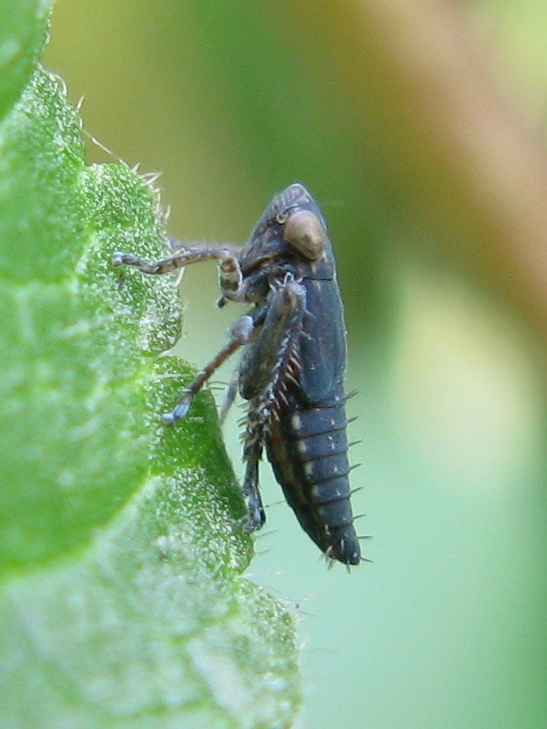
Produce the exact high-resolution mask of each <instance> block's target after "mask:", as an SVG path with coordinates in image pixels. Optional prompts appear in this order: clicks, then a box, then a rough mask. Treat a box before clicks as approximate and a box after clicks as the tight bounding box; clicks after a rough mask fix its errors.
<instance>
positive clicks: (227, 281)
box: [112, 239, 245, 301]
mask: <svg viewBox="0 0 547 729" xmlns="http://www.w3.org/2000/svg"><path fill="white" fill-rule="evenodd" d="M169 243H170V245H171V248H172V250H173V255H172V256H169V257H168V258H164V259H163V260H161V261H157V262H156V263H149V262H148V261H145V260H143V259H142V258H140V257H139V256H135V255H133V254H132V253H123V252H122V251H116V252H115V253H114V254H113V255H112V261H113V263H114V265H115V266H135V267H136V268H138V269H139V270H140V271H141V272H142V273H146V274H148V275H162V274H164V273H169V272H170V271H175V270H176V269H179V268H184V267H185V266H190V265H192V264H193V263H202V262H203V261H218V262H219V282H220V287H221V289H222V294H223V297H222V298H223V300H224V299H231V300H232V301H244V300H245V285H244V281H243V274H242V273H241V268H240V266H239V253H240V250H241V248H240V247H239V246H236V245H232V244H229V243H187V244H186V243H181V242H180V241H177V240H175V239H170V241H169Z"/></svg>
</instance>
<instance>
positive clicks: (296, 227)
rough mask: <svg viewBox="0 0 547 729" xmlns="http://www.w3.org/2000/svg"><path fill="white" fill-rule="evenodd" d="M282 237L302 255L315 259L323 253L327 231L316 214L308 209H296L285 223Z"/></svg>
mask: <svg viewBox="0 0 547 729" xmlns="http://www.w3.org/2000/svg"><path fill="white" fill-rule="evenodd" d="M283 239H284V240H285V241H286V242H287V243H290V245H291V246H293V247H294V248H296V250H297V251H299V252H300V253H301V254H302V255H303V256H306V258H309V259H311V260H312V261H315V260H317V259H318V258H321V256H322V255H323V252H324V250H325V244H326V242H327V233H326V231H325V228H324V227H323V224H322V222H321V221H320V220H319V218H318V217H317V215H314V214H313V213H312V212H311V211H310V210H297V211H296V212H294V213H293V214H292V215H290V216H289V218H288V219H287V221H286V223H285V227H284V229H283Z"/></svg>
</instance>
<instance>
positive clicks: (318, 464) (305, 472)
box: [266, 391, 361, 565]
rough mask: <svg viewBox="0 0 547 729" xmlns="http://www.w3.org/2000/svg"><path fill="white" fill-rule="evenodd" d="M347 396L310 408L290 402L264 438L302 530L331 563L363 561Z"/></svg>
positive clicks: (269, 456)
mask: <svg viewBox="0 0 547 729" xmlns="http://www.w3.org/2000/svg"><path fill="white" fill-rule="evenodd" d="M345 401H346V397H345V395H344V393H343V391H340V393H338V395H337V396H335V397H333V398H331V399H329V400H328V401H324V402H321V403H315V404H314V406H313V407H312V406H309V405H305V404H302V403H300V402H298V401H297V400H295V399H293V398H289V403H288V405H286V406H284V407H282V408H280V409H279V410H278V413H277V415H278V417H277V418H274V419H272V421H271V422H270V424H269V428H268V434H267V436H266V451H267V454H268V459H269V461H270V463H271V464H272V468H273V470H274V473H275V477H276V479H277V480H278V482H279V483H280V485H281V487H282V489H283V492H284V494H285V498H286V499H287V501H288V503H289V505H290V506H291V507H292V508H293V510H294V512H295V514H296V516H297V518H298V521H299V522H300V524H301V526H302V528H303V529H304V530H305V531H306V532H307V533H308V534H309V536H310V537H311V538H312V539H313V541H314V542H315V543H316V544H317V545H318V547H319V548H320V549H321V550H322V551H323V552H324V553H325V554H326V555H327V556H328V557H331V558H333V559H337V560H340V561H341V562H344V563H346V564H349V565H356V564H358V563H359V561H360V558H361V554H360V547H359V541H358V539H357V535H356V533H355V529H354V527H353V520H354V519H353V514H352V510H351V503H350V486H349V478H348V473H349V470H350V468H349V463H348V442H347V436H346V426H347V419H346V412H345Z"/></svg>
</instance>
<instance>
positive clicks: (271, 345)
mask: <svg viewBox="0 0 547 729" xmlns="http://www.w3.org/2000/svg"><path fill="white" fill-rule="evenodd" d="M304 309H305V291H304V288H303V287H302V286H301V285H300V284H298V283H296V282H295V281H290V282H286V283H285V284H283V285H282V286H281V287H280V288H279V289H277V290H276V291H275V292H274V293H273V295H272V296H271V297H270V299H269V306H268V311H267V314H266V318H265V321H264V324H263V326H262V328H261V330H260V333H259V335H258V337H257V339H256V340H255V341H254V342H253V343H252V344H250V346H249V350H248V352H247V354H246V356H245V357H244V359H243V360H242V362H241V364H240V366H239V370H238V379H239V383H240V389H241V394H242V395H243V397H245V398H246V399H248V400H249V401H250V402H249V412H248V415H247V426H246V430H245V436H244V449H243V459H244V461H245V463H246V468H245V479H244V482H243V494H244V496H245V498H246V499H247V505H248V510H249V514H248V519H247V523H246V528H247V529H248V530H249V531H253V530H255V529H259V528H260V527H261V526H262V525H263V524H264V521H265V520H266V517H265V513H264V508H263V506H262V499H261V497H260V487H259V473H258V471H259V469H258V465H259V462H260V459H261V457H262V451H263V448H264V442H265V438H266V433H267V429H268V424H269V422H270V420H271V418H272V417H275V410H276V404H277V403H278V402H279V398H280V397H283V390H284V387H285V384H286V382H285V378H286V375H287V368H288V365H289V362H290V360H291V357H293V356H295V353H294V351H293V350H294V346H293V345H294V341H295V335H296V334H297V333H298V331H299V330H300V326H301V321H302V316H303V312H304Z"/></svg>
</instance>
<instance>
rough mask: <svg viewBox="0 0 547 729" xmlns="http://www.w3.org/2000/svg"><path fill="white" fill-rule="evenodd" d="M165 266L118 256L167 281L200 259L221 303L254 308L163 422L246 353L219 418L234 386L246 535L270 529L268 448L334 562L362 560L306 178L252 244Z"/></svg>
mask: <svg viewBox="0 0 547 729" xmlns="http://www.w3.org/2000/svg"><path fill="white" fill-rule="evenodd" d="M171 246H172V249H173V253H172V255H171V256H170V257H169V258H166V259H165V260H162V261H159V262H158V263H147V262H145V261H143V260H141V259H140V258H138V257H137V256H133V255H131V254H126V253H120V252H117V253H115V254H114V259H113V260H114V263H115V264H116V265H124V264H125V265H130V266H136V267H137V268H139V269H140V270H141V271H142V272H143V273H145V274H163V273H167V272H168V271H172V270H174V269H177V268H181V267H183V266H188V265H190V264H193V263H199V262H201V261H208V260H216V261H218V262H219V283H220V289H221V297H220V299H219V300H218V302H217V304H218V306H221V307H222V306H224V305H225V304H226V303H227V302H228V301H235V302H244V303H248V304H251V309H250V311H249V312H248V313H247V314H244V315H243V316H241V317H240V318H239V319H237V320H236V321H235V322H234V323H233V324H232V326H231V327H230V330H229V339H228V342H227V344H226V345H225V346H224V347H223V348H222V349H221V350H220V351H219V352H218V353H217V355H216V356H215V357H214V358H213V359H212V360H211V362H209V363H208V364H207V365H206V366H205V367H204V368H203V369H202V370H201V371H200V372H199V374H198V375H197V376H196V378H195V379H194V380H193V382H191V383H190V385H189V386H188V387H187V388H186V389H185V390H184V392H183V395H182V397H181V399H180V401H179V403H178V404H177V406H176V407H175V409H174V410H173V412H171V413H169V414H167V415H165V416H164V420H165V422H166V423H169V424H172V423H175V422H176V421H177V420H179V419H180V418H182V417H184V416H185V415H186V413H187V412H188V410H189V408H190V405H191V403H192V399H193V398H194V397H195V395H196V394H197V393H198V392H199V391H200V390H201V388H202V387H203V385H204V384H205V382H206V381H207V380H208V379H209V378H210V377H211V375H213V373H214V372H215V371H216V370H217V368H218V367H219V366H220V365H221V364H222V363H223V362H224V361H225V360H226V359H227V358H228V357H229V356H230V355H232V354H233V353H235V352H236V351H237V350H239V349H240V348H243V353H242V356H241V358H240V361H239V364H238V365H237V367H236V370H235V372H234V377H233V378H232V381H231V383H230V385H229V386H228V389H227V391H226V395H225V400H224V404H223V406H222V409H221V417H224V415H225V414H226V412H227V410H228V409H229V407H230V405H231V404H232V402H233V400H234V398H235V396H236V393H237V390H239V393H240V394H241V396H242V397H243V398H244V399H245V400H247V401H248V411H247V416H246V425H245V433H244V436H243V444H244V446H243V460H244V463H245V476H244V481H243V494H244V496H245V499H246V502H247V505H248V517H247V520H246V528H247V529H248V530H249V531H254V530H255V529H259V528H260V527H261V526H262V525H263V524H264V522H265V518H266V517H265V513H264V507H263V504H262V499H261V496H260V489H259V462H260V460H261V458H262V453H263V450H264V448H265V450H266V454H267V456H268V460H269V461H270V463H271V465H272V467H273V471H274V474H275V477H276V479H277V481H278V482H279V484H280V485H281V488H282V489H283V492H284V495H285V498H286V500H287V502H288V503H289V505H290V506H291V507H292V509H293V510H294V512H295V514H296V517H297V519H298V521H299V522H300V524H301V526H302V528H303V529H304V531H306V532H307V534H308V535H309V536H310V537H311V539H312V540H313V541H314V542H315V543H316V544H317V546H318V547H319V549H321V551H322V552H323V553H324V554H325V555H326V557H327V558H329V560H339V561H340V562H342V563H344V564H346V565H348V566H349V565H357V564H358V563H359V562H360V561H361V560H362V559H363V558H362V557H361V551H360V545H359V539H358V537H357V535H356V533H355V529H354V525H353V522H354V517H353V514H352V509H351V503H350V494H351V492H350V486H349V478H348V474H349V471H350V467H349V464H348V455H347V451H348V442H347V436H346V425H347V419H346V411H345V406H346V400H347V395H346V394H345V391H344V376H345V370H346V333H345V325H344V313H343V307H342V300H341V298H340V291H339V288H338V283H337V281H336V267H335V261H334V255H333V251H332V245H331V242H330V240H329V237H328V234H327V228H326V223H325V220H324V218H323V216H322V215H321V212H320V211H319V208H318V206H317V203H316V202H315V200H314V198H313V197H312V196H311V195H310V193H309V192H308V191H307V190H306V189H305V188H304V187H303V185H301V184H299V183H294V184H292V185H290V186H289V187H287V188H286V189H285V190H284V191H283V192H281V193H279V194H278V195H276V196H275V197H274V199H273V200H272V202H271V203H270V205H268V207H267V208H266V210H265V211H264V213H263V215H262V217H261V218H260V220H259V221H258V223H257V225H256V227H255V229H254V231H253V232H252V234H251V236H250V238H249V240H248V241H247V243H246V244H245V245H244V246H236V245H231V244H219V243H211V244H209V243H195V244H194V243H192V244H181V243H179V242H178V241H171Z"/></svg>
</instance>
